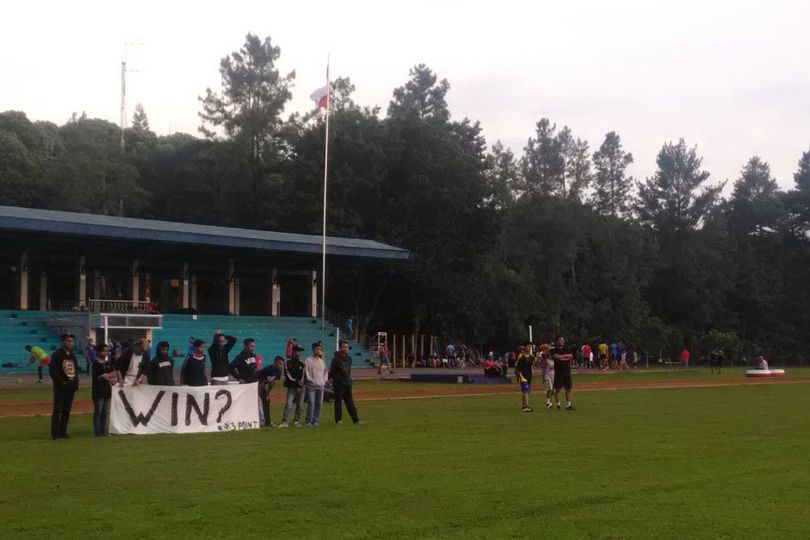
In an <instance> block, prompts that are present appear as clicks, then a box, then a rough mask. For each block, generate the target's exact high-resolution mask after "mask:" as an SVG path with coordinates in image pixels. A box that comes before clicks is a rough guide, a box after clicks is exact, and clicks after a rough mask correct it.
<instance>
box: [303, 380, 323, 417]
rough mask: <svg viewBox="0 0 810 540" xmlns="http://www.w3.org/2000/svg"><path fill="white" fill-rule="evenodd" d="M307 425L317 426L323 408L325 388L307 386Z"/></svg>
mask: <svg viewBox="0 0 810 540" xmlns="http://www.w3.org/2000/svg"><path fill="white" fill-rule="evenodd" d="M306 389H307V401H308V402H309V403H308V404H307V424H317V423H318V422H319V421H320V419H321V408H322V407H323V386H307V387H306Z"/></svg>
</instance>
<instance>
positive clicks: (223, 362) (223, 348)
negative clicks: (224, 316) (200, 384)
mask: <svg viewBox="0 0 810 540" xmlns="http://www.w3.org/2000/svg"><path fill="white" fill-rule="evenodd" d="M234 345H236V338H235V337H233V336H226V335H225V334H223V333H222V331H221V330H217V333H216V334H214V341H212V342H211V346H210V347H208V357H209V358H210V359H211V384H228V373H229V372H230V369H231V366H230V362H229V361H228V353H230V352H231V349H233V346H234Z"/></svg>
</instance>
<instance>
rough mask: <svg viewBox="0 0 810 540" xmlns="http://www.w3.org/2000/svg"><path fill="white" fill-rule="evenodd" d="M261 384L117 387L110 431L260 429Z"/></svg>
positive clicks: (167, 431) (169, 431)
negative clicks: (259, 389)
mask: <svg viewBox="0 0 810 540" xmlns="http://www.w3.org/2000/svg"><path fill="white" fill-rule="evenodd" d="M258 400H259V398H258V388H257V383H252V384H229V385H221V386H150V385H147V384H139V385H137V386H133V385H129V384H127V385H124V387H123V388H121V387H118V386H113V389H112V404H111V406H110V433H115V434H118V435H123V434H127V433H134V434H137V435H145V434H149V433H196V432H201V431H236V430H242V429H259V426H260V424H259V401H258Z"/></svg>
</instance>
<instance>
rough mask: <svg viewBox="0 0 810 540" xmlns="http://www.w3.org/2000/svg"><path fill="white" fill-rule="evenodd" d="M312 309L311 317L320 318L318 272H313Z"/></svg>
mask: <svg viewBox="0 0 810 540" xmlns="http://www.w3.org/2000/svg"><path fill="white" fill-rule="evenodd" d="M310 299H311V300H312V301H311V304H312V307H311V308H310V315H311V316H312V317H317V316H318V271H317V270H313V271H312V289H311V293H310Z"/></svg>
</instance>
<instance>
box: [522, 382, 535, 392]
mask: <svg viewBox="0 0 810 540" xmlns="http://www.w3.org/2000/svg"><path fill="white" fill-rule="evenodd" d="M520 391H521V392H523V393H524V394H531V393H532V383H530V382H527V381H520Z"/></svg>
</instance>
